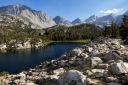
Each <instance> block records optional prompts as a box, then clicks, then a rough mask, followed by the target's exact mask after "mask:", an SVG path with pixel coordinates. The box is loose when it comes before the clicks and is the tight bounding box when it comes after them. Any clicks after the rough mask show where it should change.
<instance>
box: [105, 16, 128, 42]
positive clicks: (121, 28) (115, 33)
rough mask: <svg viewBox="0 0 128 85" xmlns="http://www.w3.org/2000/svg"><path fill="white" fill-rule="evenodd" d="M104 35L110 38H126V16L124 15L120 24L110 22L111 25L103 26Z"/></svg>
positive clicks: (127, 30) (127, 34)
mask: <svg viewBox="0 0 128 85" xmlns="http://www.w3.org/2000/svg"><path fill="white" fill-rule="evenodd" d="M105 36H107V37H112V38H117V37H121V38H122V39H123V40H128V16H126V15H124V17H123V23H122V24H121V25H117V24H116V23H114V22H112V24H111V26H105Z"/></svg>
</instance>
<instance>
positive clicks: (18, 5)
mask: <svg viewBox="0 0 128 85" xmlns="http://www.w3.org/2000/svg"><path fill="white" fill-rule="evenodd" d="M14 6H16V7H21V6H23V5H22V4H20V3H17V4H15V5H14Z"/></svg>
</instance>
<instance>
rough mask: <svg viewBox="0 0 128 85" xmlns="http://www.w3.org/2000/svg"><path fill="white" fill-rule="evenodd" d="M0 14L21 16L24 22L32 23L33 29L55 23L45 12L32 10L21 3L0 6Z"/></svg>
mask: <svg viewBox="0 0 128 85" xmlns="http://www.w3.org/2000/svg"><path fill="white" fill-rule="evenodd" d="M0 14H11V15H16V16H18V17H21V18H22V19H23V20H24V21H25V22H30V23H32V24H33V28H34V29H36V28H37V29H41V28H48V27H52V26H54V25H56V24H55V22H54V21H53V20H52V18H51V17H49V16H48V15H47V14H46V13H42V12H40V11H35V10H32V9H31V8H29V7H27V6H25V5H21V4H16V5H9V6H3V7H0Z"/></svg>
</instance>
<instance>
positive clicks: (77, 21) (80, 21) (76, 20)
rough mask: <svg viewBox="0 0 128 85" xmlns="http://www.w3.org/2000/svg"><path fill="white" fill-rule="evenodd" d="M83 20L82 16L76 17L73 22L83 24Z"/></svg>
mask: <svg viewBox="0 0 128 85" xmlns="http://www.w3.org/2000/svg"><path fill="white" fill-rule="evenodd" d="M81 23H82V20H81V19H80V18H76V19H75V20H74V21H72V24H74V25H76V24H81Z"/></svg>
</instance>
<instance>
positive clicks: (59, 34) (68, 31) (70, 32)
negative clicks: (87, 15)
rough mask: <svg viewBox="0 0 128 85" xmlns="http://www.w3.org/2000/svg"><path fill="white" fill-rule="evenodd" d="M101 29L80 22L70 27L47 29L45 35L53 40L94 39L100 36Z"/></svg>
mask: <svg viewBox="0 0 128 85" xmlns="http://www.w3.org/2000/svg"><path fill="white" fill-rule="evenodd" d="M102 34H103V30H102V29H101V28H100V27H98V26H96V25H93V24H81V25H77V26H72V27H65V26H57V27H54V28H52V29H47V30H46V33H45V36H46V37H48V39H49V40H53V41H75V40H88V39H91V40H93V39H95V38H97V37H99V36H102Z"/></svg>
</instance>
